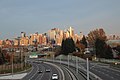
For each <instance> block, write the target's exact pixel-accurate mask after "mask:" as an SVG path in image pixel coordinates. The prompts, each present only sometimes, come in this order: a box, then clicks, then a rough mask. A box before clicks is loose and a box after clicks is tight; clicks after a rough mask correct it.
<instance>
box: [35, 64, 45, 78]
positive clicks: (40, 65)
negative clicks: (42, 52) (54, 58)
mask: <svg viewBox="0 0 120 80" xmlns="http://www.w3.org/2000/svg"><path fill="white" fill-rule="evenodd" d="M39 66H41V65H39ZM42 67H43V66H41V68H42ZM39 75H43V74H39ZM39 75H38V76H37V78H36V79H38V78H39ZM41 77H42V76H41ZM36 79H35V80H36Z"/></svg>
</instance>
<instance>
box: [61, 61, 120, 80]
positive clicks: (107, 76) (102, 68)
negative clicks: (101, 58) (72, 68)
mask: <svg viewBox="0 0 120 80" xmlns="http://www.w3.org/2000/svg"><path fill="white" fill-rule="evenodd" d="M62 61H63V62H67V59H66V60H65V59H64V60H62ZM69 62H70V63H73V64H76V61H75V59H72V60H70V61H69ZM78 65H79V67H82V68H81V69H85V70H86V60H83V59H79V61H78ZM89 70H90V72H92V73H94V74H95V75H97V76H98V77H100V78H101V79H102V80H120V71H119V70H115V69H112V68H111V67H110V65H108V64H103V63H98V62H97V63H96V62H93V61H89Z"/></svg>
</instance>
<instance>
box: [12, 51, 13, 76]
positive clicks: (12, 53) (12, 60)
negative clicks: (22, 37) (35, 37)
mask: <svg viewBox="0 0 120 80" xmlns="http://www.w3.org/2000/svg"><path fill="white" fill-rule="evenodd" d="M12 77H13V52H12Z"/></svg>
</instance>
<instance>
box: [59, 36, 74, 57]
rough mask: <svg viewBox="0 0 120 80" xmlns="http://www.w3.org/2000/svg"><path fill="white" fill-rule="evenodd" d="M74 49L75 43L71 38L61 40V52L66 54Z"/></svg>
mask: <svg viewBox="0 0 120 80" xmlns="http://www.w3.org/2000/svg"><path fill="white" fill-rule="evenodd" d="M74 51H75V44H74V41H73V39H72V38H67V39H65V40H62V47H61V53H62V54H64V55H68V54H69V53H72V52H74Z"/></svg>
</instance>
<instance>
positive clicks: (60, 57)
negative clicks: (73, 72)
mask: <svg viewBox="0 0 120 80" xmlns="http://www.w3.org/2000/svg"><path fill="white" fill-rule="evenodd" d="M60 64H61V56H60Z"/></svg>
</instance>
